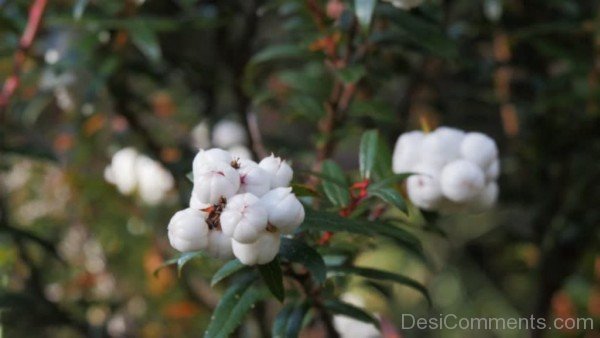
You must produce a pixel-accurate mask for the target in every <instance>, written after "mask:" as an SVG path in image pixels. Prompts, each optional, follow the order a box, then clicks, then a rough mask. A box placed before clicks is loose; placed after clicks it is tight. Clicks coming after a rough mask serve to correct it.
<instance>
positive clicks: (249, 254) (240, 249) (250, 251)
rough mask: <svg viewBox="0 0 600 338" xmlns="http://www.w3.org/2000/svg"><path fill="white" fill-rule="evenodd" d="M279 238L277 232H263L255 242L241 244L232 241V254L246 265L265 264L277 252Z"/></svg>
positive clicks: (279, 242)
mask: <svg viewBox="0 0 600 338" xmlns="http://www.w3.org/2000/svg"><path fill="white" fill-rule="evenodd" d="M280 244H281V238H280V237H279V233H278V232H268V231H265V232H263V233H262V234H261V235H260V236H259V237H258V239H257V240H256V242H254V243H250V244H243V243H239V242H236V241H235V240H234V241H232V247H233V254H234V255H235V257H236V258H237V259H239V260H240V262H242V263H244V264H246V265H256V264H267V263H269V262H270V261H272V260H273V259H274V258H275V256H277V253H278V252H279V245H280Z"/></svg>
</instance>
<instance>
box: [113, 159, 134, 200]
mask: <svg viewBox="0 0 600 338" xmlns="http://www.w3.org/2000/svg"><path fill="white" fill-rule="evenodd" d="M137 157H138V152H137V150H135V149H134V148H131V147H128V148H123V149H121V150H119V151H117V152H116V153H115V154H114V155H113V157H112V164H111V168H112V178H113V179H114V182H115V185H116V186H117V189H118V190H119V192H120V193H122V194H124V195H129V194H131V193H133V191H134V190H135V188H136V185H137V175H136V172H135V161H136V159H137Z"/></svg>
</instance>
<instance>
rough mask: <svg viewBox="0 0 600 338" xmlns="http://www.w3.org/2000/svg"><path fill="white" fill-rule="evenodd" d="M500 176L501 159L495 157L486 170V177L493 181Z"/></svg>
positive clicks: (488, 180) (487, 179)
mask: <svg viewBox="0 0 600 338" xmlns="http://www.w3.org/2000/svg"><path fill="white" fill-rule="evenodd" d="M499 176H500V161H499V160H498V159H495V160H494V161H493V162H492V163H491V164H490V165H489V166H488V168H487V170H486V171H485V179H486V181H487V182H492V181H495V180H497V179H498V177H499Z"/></svg>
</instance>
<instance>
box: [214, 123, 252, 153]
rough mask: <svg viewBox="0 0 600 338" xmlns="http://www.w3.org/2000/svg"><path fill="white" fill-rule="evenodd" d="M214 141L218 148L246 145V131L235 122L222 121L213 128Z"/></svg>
mask: <svg viewBox="0 0 600 338" xmlns="http://www.w3.org/2000/svg"><path fill="white" fill-rule="evenodd" d="M212 141H213V144H214V145H215V146H216V147H220V148H229V147H233V146H236V145H240V144H246V142H247V137H246V130H245V129H244V127H243V126H242V125H241V124H239V123H237V122H235V121H231V120H221V121H219V122H217V124H215V126H214V128H213V136H212Z"/></svg>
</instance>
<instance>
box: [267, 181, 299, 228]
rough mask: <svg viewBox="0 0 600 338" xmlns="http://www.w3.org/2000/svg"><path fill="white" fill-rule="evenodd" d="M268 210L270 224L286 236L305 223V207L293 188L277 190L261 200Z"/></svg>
mask: <svg viewBox="0 0 600 338" xmlns="http://www.w3.org/2000/svg"><path fill="white" fill-rule="evenodd" d="M260 203H261V204H262V205H263V206H264V208H265V210H267V213H268V216H269V224H271V225H273V226H275V227H276V228H277V229H279V231H281V232H282V233H284V234H291V233H293V232H294V231H295V230H296V229H297V228H298V227H299V226H300V224H302V222H303V221H304V206H303V205H302V203H300V201H299V200H298V198H296V195H294V193H292V188H275V189H273V190H271V191H269V192H268V193H267V194H266V195H264V196H263V197H262V198H261V199H260Z"/></svg>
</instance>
